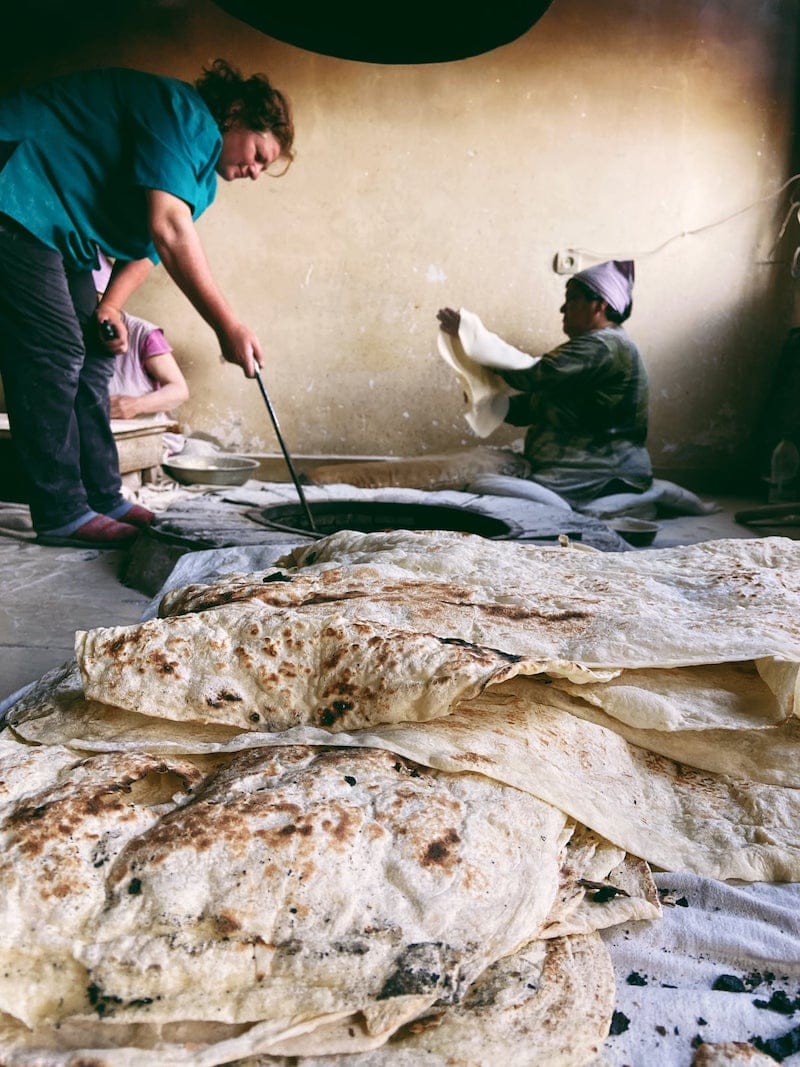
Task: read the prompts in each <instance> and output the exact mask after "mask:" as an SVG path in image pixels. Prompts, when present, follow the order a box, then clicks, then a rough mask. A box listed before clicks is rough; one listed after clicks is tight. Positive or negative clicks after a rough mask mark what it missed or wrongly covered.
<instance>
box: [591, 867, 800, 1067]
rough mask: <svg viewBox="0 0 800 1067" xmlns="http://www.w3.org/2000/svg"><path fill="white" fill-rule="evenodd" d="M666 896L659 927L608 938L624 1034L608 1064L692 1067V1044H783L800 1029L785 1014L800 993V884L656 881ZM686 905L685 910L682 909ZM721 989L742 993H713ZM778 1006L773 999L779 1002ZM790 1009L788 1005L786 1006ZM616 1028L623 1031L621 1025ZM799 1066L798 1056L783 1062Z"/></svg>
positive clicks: (612, 1040) (686, 878) (687, 878)
mask: <svg viewBox="0 0 800 1067" xmlns="http://www.w3.org/2000/svg"><path fill="white" fill-rule="evenodd" d="M656 883H657V885H658V886H659V889H660V890H661V891H662V892H663V891H665V890H668V891H669V899H671V900H673V901H675V900H677V901H680V905H678V906H676V907H665V908H664V914H663V916H662V918H661V919H660V920H657V921H656V922H654V923H629V924H627V925H625V926H622V927H614V928H612V929H610V930H608V931H606V932H604V933H603V940H604V941H605V942H606V945H607V946H608V948H609V951H610V953H611V959H612V961H613V963H614V971H615V974H616V978H617V1004H616V1008H617V1011H618V1012H620V1013H621V1014H622V1015H623V1016H624V1017H625V1018H624V1019H621V1020H618V1023H621V1025H622V1026H623V1027H624V1026H626V1025H627V1029H625V1030H624V1032H622V1033H619V1034H617V1035H616V1036H612V1037H609V1038H608V1039H607V1041H606V1043H605V1047H604V1048H603V1056H604V1059H605V1062H606V1063H607V1064H609V1067H622V1065H623V1064H635V1065H637V1067H638V1065H640V1064H641V1065H644V1064H658V1067H689V1064H690V1063H691V1061H692V1056H693V1052H694V1049H693V1042H695V1041H696V1040H697V1038H698V1036H699V1037H700V1038H702V1039H703V1040H704V1041H706V1042H709V1043H711V1042H723V1041H750V1040H751V1038H753V1037H754V1036H755V1037H760V1038H765V1039H769V1038H776V1037H779V1036H781V1035H783V1034H785V1033H787V1032H788V1031H790V1030H792V1029H794V1028H795V1027H796V1026H797V1010H795V1012H794V1013H792V1014H785V1013H781V1010H780V1000H779V1002H778V1004H777V1006H775V1007H773V1008H772V1009H769V1008H767V1007H766V1004H767V1003H768V1002H769V1001H770V1000H771V999H772V998H773V997H774V996H775V995H776V994H777V996H778V997H779V998H781V994H782V993H785V994H786V996H787V998H788V1000H789V1001H791V1002H794V1001H795V999H796V998H797V996H798V992H799V991H800V885H797V884H782V885H770V884H767V883H764V882H757V883H754V884H752V885H744V884H742V883H734V882H718V881H715V880H714V879H712V878H701V877H699V876H697V875H693V874H658V875H656ZM681 905H683V906H681ZM723 975H729V976H732V977H733V978H734V979H738V980H739V982H738V983H736V982H734V983H731V982H725V983H724V984H726V985H728V986H729V987H730V986H732V985H733V987H734V988H735V987H737V986H738V985H739V983H741V986H740V988H741V989H742V991H741V992H726V991H725V990H724V989H719V988H718V989H713V988H712V986H713V985H714V984H715V982H717V983H718V984H720V983H719V979H720V978H721V977H722V976H723ZM773 1004H775V1001H774V1000H773ZM789 1007H791V1005H789ZM617 1028H619V1026H618V1027H617ZM783 1063H784V1065H785V1067H789V1065H797V1064H800V1053H795V1054H793V1055H790V1056H788V1057H787V1058H785V1059H784V1060H783Z"/></svg>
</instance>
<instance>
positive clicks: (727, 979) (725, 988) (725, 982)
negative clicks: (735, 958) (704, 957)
mask: <svg viewBox="0 0 800 1067" xmlns="http://www.w3.org/2000/svg"><path fill="white" fill-rule="evenodd" d="M711 988H712V989H716V990H717V991H718V992H721V993H746V992H747V986H746V985H745V984H744V982H743V981H742V979H741V978H738V977H737V976H736V975H735V974H721V975H719V976H718V977H717V978H715V979H714V981H713V983H712V986H711Z"/></svg>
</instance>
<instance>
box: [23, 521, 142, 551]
mask: <svg viewBox="0 0 800 1067" xmlns="http://www.w3.org/2000/svg"><path fill="white" fill-rule="evenodd" d="M138 536H139V531H138V530H137V529H136V527H135V526H129V525H128V523H126V522H117V521H116V519H109V517H108V516H107V515H95V516H94V518H93V519H89V521H88V522H85V523H84V524H83V526H79V527H78V529H77V530H75V531H74V533H71V534H69V535H68V536H66V535H64V534H48V533H40V534H38V535H37V537H36V543H37V544H39V545H54V546H55V547H57V548H129V547H130V546H131V545H132V544H133V542H134V541H135V540H136V538H137V537H138Z"/></svg>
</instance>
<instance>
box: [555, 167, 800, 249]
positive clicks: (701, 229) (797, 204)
mask: <svg viewBox="0 0 800 1067" xmlns="http://www.w3.org/2000/svg"><path fill="white" fill-rule="evenodd" d="M798 179H800V174H793V175H792V177H791V178H789V179H788V180H787V181H785V182H784V183H783V185H781V186H780V188H779V189H776V190H775V191H774V192H772V193H769V194H768V195H767V196H762V197H761V198H760V199H758V200H754V201H753V202H752V203H751V204H747V205H745V207H740V208H737V210H736V211H732V212H731V213H730V214H729V215H725V217H724V218H721V219H717V220H716V221H715V222H707V223H706V224H705V225H704V226H698V227H697V228H696V229H694V230H681V232H680V233H675V234H673V235H672V237H668V238H667V240H666V241H662V242H661V244H660V245H657V246H656V247H655V248H651V249H649V250H648V251H646V252H626V253H622V252H593V251H592V250H591V249H590V248H567V249H566V251H567V252H571V253H574V254H576V255H579V256H589V257H591V258H592V259H596V260H598V261H605V260H607V259H623V258H624V259H636V260H639V259H645V258H646V257H648V256H655V255H656V254H657V253H659V252H661V251H663V250H664V249H665V248H666V247H667V246H668V245H671V244H672V242H673V241H677V240H679V239H680V238H682V237H694V236H696V235H697V234H699V233H705V232H706V231H707V230H713V229H714V228H715V227H717V226H722V225H723V224H724V223H726V222H730V221H731V219H735V218H736V217H737V216H738V215H743V214H744V213H745V212H746V211H750V210H751V209H752V208H754V207H758V205H759V204H766V203H767V202H768V201H770V200H774V199H775V197H777V196H780V195H781V193H783V192H785V191H786V190H787V189H788V188H789V186H790V185H791V184H792V183H793V182H796V181H797V180H798ZM796 211H797V212H798V219H799V220H800V201H798V200H796V199H795V198H794V196H793V197H792V202H791V204H790V206H789V209H788V211H787V212H786V217H785V218H784V220H783V224H782V225H781V228H780V231H779V233H778V236H777V238H776V239H775V244H774V245H773V247H772V250H771V251H770V258H769V259H767V260H766V262H767V263H769V262H772V256H773V255H774V253H775V249H776V248H777V246H778V245H779V244H780V241H781V238H782V237H783V235H784V234H785V233H786V228H787V227H788V225H789V220H790V219H791V217H792V215H793V214H794V213H795V212H796Z"/></svg>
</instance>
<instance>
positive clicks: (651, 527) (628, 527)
mask: <svg viewBox="0 0 800 1067" xmlns="http://www.w3.org/2000/svg"><path fill="white" fill-rule="evenodd" d="M608 525H609V526H610V527H611V528H612V530H616V531H617V533H618V534H619V535H620V537H622V538H623V539H624V540H625V541H627V542H628V544H629V545H637V546H639V547H642V546H643V545H652V543H653V541H655V539H656V534H657V533H658V523H657V522H648V521H647V519H634V518H625V517H620V518H618V519H609V521H608Z"/></svg>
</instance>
